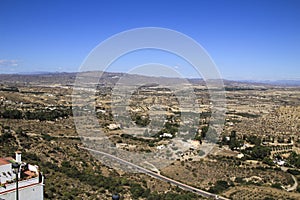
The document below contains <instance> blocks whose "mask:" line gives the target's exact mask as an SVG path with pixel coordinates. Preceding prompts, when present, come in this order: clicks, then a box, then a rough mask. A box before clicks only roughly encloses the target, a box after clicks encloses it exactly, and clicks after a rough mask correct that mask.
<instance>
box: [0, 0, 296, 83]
mask: <svg viewBox="0 0 300 200" xmlns="http://www.w3.org/2000/svg"><path fill="white" fill-rule="evenodd" d="M299 10H300V1H298V0H280V1H278V0H269V1H267V0H260V1H258V0H251V1H248V0H243V1H240V0H238V1H233V0H215V1H201V0H195V1H193V0H190V1H171V0H164V1H162V0H160V1H156V0H151V1H150V0H143V1H125V0H124V1H114V0H111V1H109V0H107V1H103V0H100V1H90V0H87V1H67V0H65V1H59V0H51V1H33V0H26V1H21V0H19V1H16V0H1V1H0V27H1V28H0V73H18V72H35V71H60V72H62V71H67V72H70V71H77V70H78V69H79V67H80V65H81V63H82V62H83V61H84V59H85V58H86V57H87V55H88V54H89V52H90V51H91V50H92V49H93V48H94V47H96V46H97V45H98V44H99V43H100V42H102V41H103V40H105V39H107V38H108V37H110V36H112V35H114V34H117V33H119V32H122V31H125V30H128V29H132V28H139V27H149V26H151V27H164V28H169V29H173V30H176V31H179V32H182V33H184V34H186V35H188V36H190V37H192V38H193V39H194V40H196V41H197V42H198V43H199V44H201V45H202V46H203V47H204V48H205V49H206V51H207V52H208V53H209V55H210V56H211V57H212V59H213V60H214V62H215V63H216V65H217V67H218V69H219V71H220V73H221V75H222V77H224V78H226V79H239V80H241V79H255V80H258V79H259V80H267V79H268V80H275V79H300V59H299V58H300V12H299ZM161 56H163V55H161ZM149 57H150V58H151V56H149ZM152 57H153V56H152ZM154 57H155V56H154ZM166 58H168V59H171V58H170V56H166ZM148 61H149V60H147V62H148ZM168 62H169V64H170V65H176V63H178V61H177V60H176V59H175V60H169V61H168ZM119 64H120V65H119V66H118V67H119V68H118V67H116V69H118V70H119V71H125V72H126V71H128V70H130V69H129V68H130V67H129V66H126V65H125V64H124V66H122V63H119ZM183 67H185V66H183ZM185 71H186V76H191V77H192V76H193V70H191V69H190V67H189V66H186V70H185Z"/></svg>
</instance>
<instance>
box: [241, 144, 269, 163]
mask: <svg viewBox="0 0 300 200" xmlns="http://www.w3.org/2000/svg"><path fill="white" fill-rule="evenodd" d="M242 152H243V153H244V154H246V155H248V156H250V159H253V160H264V161H266V158H268V157H269V156H270V155H271V149H270V147H266V146H261V145H255V146H254V147H251V148H246V149H245V150H243V151H242Z"/></svg>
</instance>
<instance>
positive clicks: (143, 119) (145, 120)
mask: <svg viewBox="0 0 300 200" xmlns="http://www.w3.org/2000/svg"><path fill="white" fill-rule="evenodd" d="M132 120H133V121H134V122H135V124H136V125H138V126H140V127H145V126H147V125H148V124H149V123H150V119H149V116H141V115H134V116H133V117H132Z"/></svg>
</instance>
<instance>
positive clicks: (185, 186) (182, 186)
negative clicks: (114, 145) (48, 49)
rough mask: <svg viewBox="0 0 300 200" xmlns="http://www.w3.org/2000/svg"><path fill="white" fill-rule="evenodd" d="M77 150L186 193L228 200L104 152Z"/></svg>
mask: <svg viewBox="0 0 300 200" xmlns="http://www.w3.org/2000/svg"><path fill="white" fill-rule="evenodd" d="M79 148H81V149H85V150H88V151H91V152H94V153H98V154H102V155H104V156H107V157H109V158H111V159H114V160H116V161H118V162H120V163H122V164H126V165H128V166H131V167H134V168H136V169H137V170H138V171H140V172H142V173H145V174H148V175H149V176H152V177H154V178H157V179H159V180H162V181H165V182H168V183H171V184H173V185H176V186H178V187H180V188H182V189H184V190H187V191H190V192H193V193H196V194H198V195H201V196H203V197H209V198H214V199H221V200H229V199H227V198H225V197H221V196H218V195H216V194H213V193H209V192H206V191H204V190H200V189H198V188H195V187H192V186H189V185H186V184H184V183H181V182H178V181H175V180H173V179H170V178H168V177H166V176H162V175H160V174H157V173H155V172H152V171H150V170H148V169H145V168H143V167H140V166H138V165H135V164H133V163H131V162H128V161H126V160H123V159H121V158H118V157H116V156H114V155H111V154H108V153H105V152H102V151H97V150H94V149H90V148H87V147H81V146H79Z"/></svg>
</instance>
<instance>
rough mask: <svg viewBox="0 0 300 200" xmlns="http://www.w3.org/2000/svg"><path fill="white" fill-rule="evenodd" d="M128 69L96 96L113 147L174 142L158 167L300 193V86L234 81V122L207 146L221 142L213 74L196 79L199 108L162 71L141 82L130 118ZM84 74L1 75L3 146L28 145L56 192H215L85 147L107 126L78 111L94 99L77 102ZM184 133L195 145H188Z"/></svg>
mask: <svg viewBox="0 0 300 200" xmlns="http://www.w3.org/2000/svg"><path fill="white" fill-rule="evenodd" d="M123 75H124V74H116V73H105V74H104V76H102V78H101V79H100V81H99V83H98V86H97V90H96V92H95V95H94V96H91V97H89V98H91V99H94V100H95V101H94V102H95V109H94V112H95V113H96V116H97V119H98V121H99V124H100V127H99V130H101V131H102V132H103V133H104V134H105V135H106V137H107V138H108V140H109V142H110V143H111V144H113V147H112V148H115V149H119V150H122V151H124V152H125V153H126V152H135V153H141V152H144V153H146V154H147V153H149V154H151V153H153V154H154V155H161V154H160V152H163V151H164V149H166V152H167V155H169V157H170V158H172V159H171V161H168V163H169V164H168V165H162V166H161V167H159V168H158V171H156V173H159V174H162V175H164V176H166V177H169V178H171V179H173V180H177V181H180V182H182V183H185V184H188V185H191V186H194V187H196V188H199V189H202V190H205V191H208V192H211V193H213V194H218V195H220V196H223V197H226V198H229V199H249V200H250V199H251V200H253V199H257V200H258V199H266V200H267V199H269V200H270V199H276V200H277V199H295V200H296V199H299V198H300V185H299V184H298V182H299V181H300V149H299V145H300V135H299V134H300V132H299V131H300V87H299V86H287V85H285V86H282V85H272V84H262V83H249V82H237V81H235V82H233V81H224V83H225V87H224V91H225V94H226V116H225V119H224V127H223V130H222V132H221V134H220V135H219V136H218V137H217V138H218V140H217V141H216V145H214V147H213V149H212V150H211V151H210V152H209V154H208V155H206V156H203V153H204V152H203V149H202V148H203V147H204V146H205V145H207V144H209V143H211V138H210V136H211V134H210V132H209V131H208V129H209V125H210V121H211V120H212V119H211V117H210V116H211V113H210V111H211V106H210V96H209V92H208V91H207V89H206V86H205V82H203V81H195V80H193V81H192V80H191V81H190V84H191V87H192V88H193V94H194V95H195V98H196V101H197V102H198V103H199V102H200V103H199V104H200V105H201V106H198V107H197V108H198V109H197V110H193V111H192V110H189V109H191V108H189V107H188V106H185V107H184V108H185V110H180V106H181V104H180V99H182V97H184V95H183V94H185V93H181V94H182V97H180V96H178V95H177V96H176V95H175V94H174V92H172V91H170V90H166V89H165V87H161V85H160V84H157V82H159V81H158V80H157V79H155V78H153V80H152V82H153V84H152V85H145V86H144V87H140V88H138V89H137V91H135V93H133V94H132V96H131V97H130V101H129V102H130V103H129V105H128V106H127V109H128V111H129V113H130V119H129V121H130V123H129V124H128V121H126V120H125V119H121V118H118V119H117V118H115V117H116V116H114V115H113V110H112V106H113V105H112V103H111V102H112V96H113V88H114V87H115V85H116V82H117V80H118V78H116V77H121V76H123ZM137 77H139V76H137ZM75 78H76V73H61V74H58V73H53V74H41V75H1V78H0V80H1V83H0V84H1V85H0V125H1V126H0V146H1V155H0V156H1V157H5V156H11V155H13V154H14V152H15V151H16V150H20V151H21V152H22V157H23V160H26V161H28V162H31V163H34V164H37V165H38V166H40V168H41V171H42V172H43V173H44V175H45V178H46V181H45V183H46V185H45V198H46V199H110V198H111V195H112V194H114V193H119V194H120V195H121V196H122V198H123V199H205V198H204V197H201V196H199V195H197V194H194V193H192V192H188V191H184V190H182V189H180V188H179V187H176V186H174V185H172V184H170V183H168V182H164V181H161V180H158V179H155V178H153V177H150V176H148V175H146V174H143V173H130V172H127V171H123V170H120V169H118V168H114V167H109V166H107V165H105V163H103V160H101V159H98V158H97V156H93V155H92V154H90V153H89V151H87V150H84V149H82V148H81V147H82V146H85V145H88V144H93V145H100V144H102V143H101V142H100V143H98V142H97V135H93V134H91V133H90V134H91V135H81V134H78V132H77V130H76V126H75V124H74V116H73V111H74V110H75V112H76V111H78V110H80V109H81V108H84V106H83V105H74V102H72V95H74V93H73V88H74V83H75ZM139 78H143V77H139ZM150 79H151V78H150ZM173 82H174V80H173ZM175 82H176V80H175ZM180 89H181V90H185V88H184V87H181V88H180ZM73 97H74V96H73ZM120 102H121V101H120ZM116 105H117V104H116ZM118 105H119V104H118ZM153 105H155V106H157V105H159V106H160V108H157V109H156V107H154V108H153ZM151 109H152V110H151ZM155 109H156V110H155ZM150 111H153V112H154V115H153V116H159V114H158V113H162V115H164V116H165V121H164V123H163V125H162V126H161V127H160V128H157V127H159V126H156V127H155V126H153V127H149V126H148V125H149V124H151V125H153V123H152V121H155V119H154V118H153V116H152V115H151V112H150ZM153 112H152V114H153ZM184 112H185V113H187V112H191V113H190V114H189V115H186V116H187V117H190V118H189V120H188V121H190V122H189V123H192V124H193V126H192V125H191V126H190V128H189V127H185V126H183V125H182V124H183V122H182V120H181V118H180V117H181V116H182V115H183V113H184ZM193 116H194V117H193ZM75 117H76V116H75ZM77 117H78V116H77ZM79 117H80V116H79ZM151 117H152V118H151ZM194 119H196V120H197V121H196V122H193V120H194ZM151 120H152V121H151ZM130 124H134V125H135V126H136V127H138V128H137V132H138V133H139V132H141V131H142V132H141V134H140V133H139V134H136V133H135V131H134V130H135V129H132V128H131V127H130ZM195 124H196V126H195ZM132 130H133V131H132ZM92 135H93V137H96V138H92ZM176 138H177V140H176ZM178 138H179V139H178ZM174 141H181V142H182V144H189V145H190V144H193V146H188V147H189V148H187V149H186V151H184V152H183V151H179V150H181V146H180V147H179V149H178V148H177V146H176V145H173V144H175V142H174ZM176 144H177V143H176ZM172 145H173V146H172ZM169 149H170V151H169V152H168V150H169ZM124 155H125V154H124ZM167 157H168V156H167ZM150 161H151V160H150ZM142 167H145V168H147V166H142ZM148 169H149V170H152V171H153V170H154V169H153V168H151V167H149V166H148Z"/></svg>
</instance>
